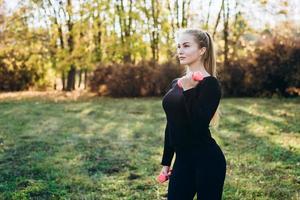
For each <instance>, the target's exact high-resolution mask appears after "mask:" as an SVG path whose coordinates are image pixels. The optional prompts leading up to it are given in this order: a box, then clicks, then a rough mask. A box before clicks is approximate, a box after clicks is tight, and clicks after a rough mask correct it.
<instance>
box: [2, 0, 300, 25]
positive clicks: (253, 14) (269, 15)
mask: <svg viewBox="0 0 300 200" xmlns="http://www.w3.org/2000/svg"><path fill="white" fill-rule="evenodd" d="M74 1H75V0H74ZM237 1H238V3H239V4H241V5H243V6H242V8H243V9H242V12H243V14H244V16H245V17H246V19H247V20H248V22H249V24H250V25H251V26H252V27H253V28H256V29H261V28H264V27H265V25H266V24H268V25H269V26H270V27H273V26H275V25H276V23H278V22H280V21H281V20H285V18H286V17H288V19H290V20H294V21H296V22H297V23H298V25H299V27H300V1H299V0H267V2H268V3H267V5H266V6H265V7H262V6H260V5H259V2H261V0H246V1H245V0H237ZM283 1H287V2H288V7H287V9H288V16H284V15H277V14H276V13H277V12H278V11H279V9H278V8H280V6H279V5H280V2H283ZM4 2H5V5H6V9H5V10H6V12H8V13H11V12H12V11H14V10H15V9H16V8H17V6H18V4H19V2H26V1H25V0H22V1H21V0H4ZM208 2H209V1H208V0H192V5H191V10H190V13H191V14H195V15H196V16H197V15H198V17H196V20H195V22H197V21H198V22H200V23H201V20H202V22H203V19H205V18H206V16H207V11H208V7H209V5H208ZM221 2H222V0H213V1H212V5H211V8H210V15H211V17H210V19H211V20H210V22H209V23H215V19H216V18H217V14H218V11H219V9H220V6H221ZM235 4H236V0H229V7H230V10H231V11H230V12H231V14H232V15H234V13H233V11H234V7H235ZM35 24H38V23H35Z"/></svg>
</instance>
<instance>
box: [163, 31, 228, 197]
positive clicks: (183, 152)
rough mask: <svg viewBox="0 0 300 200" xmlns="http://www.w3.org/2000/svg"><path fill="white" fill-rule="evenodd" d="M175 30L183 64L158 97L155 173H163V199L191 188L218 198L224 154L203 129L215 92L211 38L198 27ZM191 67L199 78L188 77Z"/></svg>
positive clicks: (213, 112)
mask: <svg viewBox="0 0 300 200" xmlns="http://www.w3.org/2000/svg"><path fill="white" fill-rule="evenodd" d="M177 36H178V37H177V43H178V45H177V56H178V58H179V61H180V64H181V65H185V66H186V67H187V68H186V74H185V76H183V77H181V78H180V79H179V78H176V79H174V80H173V81H172V83H171V89H170V90H169V91H168V92H167V93H166V95H165V96H164V97H163V100H162V105H163V108H164V111H165V113H166V118H167V124H166V128H165V140H164V151H163V156H162V160H161V165H163V168H162V170H161V173H163V174H164V175H166V176H169V185H168V200H192V199H193V198H194V196H195V194H196V193H197V199H201V200H220V199H221V198H222V192H223V185H224V181H225V175H226V159H225V156H224V154H223V152H222V150H221V149H220V147H219V145H218V144H217V143H216V141H215V140H214V138H213V137H212V136H211V133H210V129H209V126H210V122H211V121H214V122H216V119H217V117H218V112H217V111H218V109H217V108H218V105H219V102H220V98H221V87H220V84H219V81H218V79H217V78H216V61H215V52H214V45H213V41H212V39H211V36H210V34H209V33H207V32H204V31H202V30H198V29H182V30H181V31H179V34H178V35H177ZM193 72H197V73H199V72H201V74H202V78H203V79H202V80H194V79H193V78H192V77H193V76H192V75H193ZM179 82H180V84H179ZM212 119H213V120H212ZM174 152H175V153H176V159H175V162H174V165H173V169H172V171H170V165H171V162H172V159H173V155H174Z"/></svg>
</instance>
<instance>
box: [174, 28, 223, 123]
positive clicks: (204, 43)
mask: <svg viewBox="0 0 300 200" xmlns="http://www.w3.org/2000/svg"><path fill="white" fill-rule="evenodd" d="M183 33H185V34H190V35H192V36H193V37H194V39H195V42H196V43H197V44H198V47H199V48H202V47H206V51H205V53H204V54H203V56H202V62H203V65H204V68H205V70H206V71H207V72H208V73H209V74H210V75H211V76H214V77H215V78H217V70H216V53H215V47H214V42H213V40H212V37H211V35H210V34H209V33H208V32H206V31H203V30H201V29H197V28H184V29H180V30H178V31H177V32H176V35H177V37H178V36H179V35H180V34H183ZM187 72H188V68H187V67H186V71H185V73H187ZM220 115H221V110H220V104H219V106H218V108H217V110H216V112H215V113H214V116H213V117H212V119H211V124H212V125H213V126H214V127H215V128H217V127H218V126H219V119H220Z"/></svg>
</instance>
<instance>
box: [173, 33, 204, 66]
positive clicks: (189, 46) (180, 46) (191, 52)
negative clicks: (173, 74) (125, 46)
mask: <svg viewBox="0 0 300 200" xmlns="http://www.w3.org/2000/svg"><path fill="white" fill-rule="evenodd" d="M203 53H204V52H203V48H201V49H199V48H198V44H197V43H196V42H195V41H194V38H193V36H192V35H190V34H186V33H183V34H180V35H179V37H178V40H177V56H178V58H179V61H180V64H183V65H190V64H191V63H194V62H196V61H200V59H201V56H202V54H203Z"/></svg>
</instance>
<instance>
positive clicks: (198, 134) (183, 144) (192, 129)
mask: <svg viewBox="0 0 300 200" xmlns="http://www.w3.org/2000/svg"><path fill="white" fill-rule="evenodd" d="M178 79H179V78H175V79H174V80H173V81H172V83H171V84H170V89H169V90H168V92H167V93H166V94H165V95H164V97H163V100H162V106H163V109H164V111H165V113H166V118H167V123H166V127H165V137H164V150H163V156H162V160H161V165H164V166H170V165H171V162H172V159H173V156H174V152H176V151H177V150H179V149H182V148H183V149H184V148H187V147H192V146H199V147H201V146H208V145H211V144H212V142H215V140H214V139H213V138H212V136H211V133H210V130H209V123H210V120H211V119H212V117H213V115H214V113H215V111H216V110H217V107H218V105H219V102H220V99H221V87H220V84H219V81H218V79H217V78H216V77H214V76H207V77H204V79H203V80H201V81H199V83H197V85H196V86H195V87H193V88H191V89H188V90H183V88H180V87H179V86H178V85H177V81H178Z"/></svg>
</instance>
